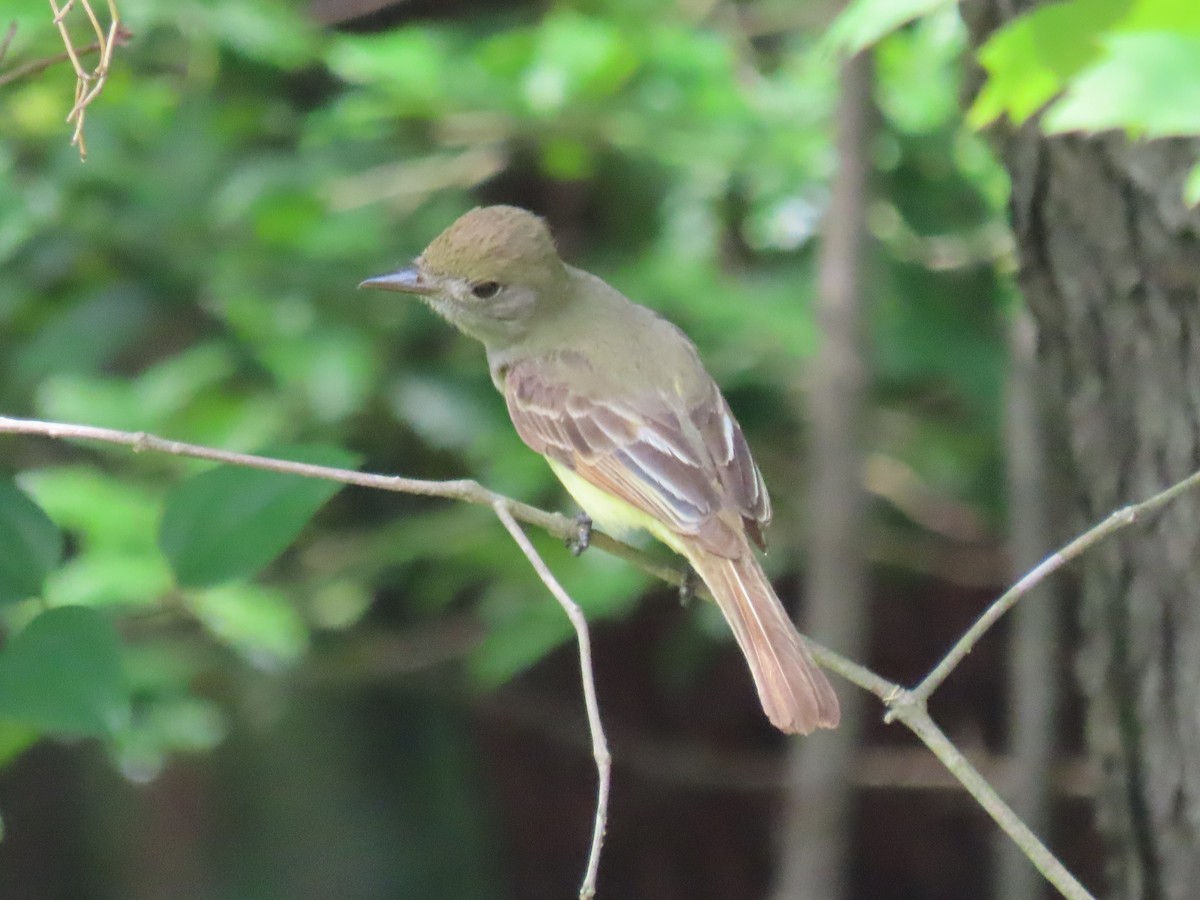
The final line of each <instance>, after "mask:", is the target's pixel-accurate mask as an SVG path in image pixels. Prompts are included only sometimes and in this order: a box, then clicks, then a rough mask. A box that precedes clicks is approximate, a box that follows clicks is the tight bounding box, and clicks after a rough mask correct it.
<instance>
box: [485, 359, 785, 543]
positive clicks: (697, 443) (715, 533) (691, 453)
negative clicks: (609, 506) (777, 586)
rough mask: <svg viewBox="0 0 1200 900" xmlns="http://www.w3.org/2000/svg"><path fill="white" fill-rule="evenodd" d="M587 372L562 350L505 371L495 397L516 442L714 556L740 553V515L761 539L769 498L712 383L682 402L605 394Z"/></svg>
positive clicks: (599, 381) (648, 394)
mask: <svg viewBox="0 0 1200 900" xmlns="http://www.w3.org/2000/svg"><path fill="white" fill-rule="evenodd" d="M589 368H590V366H589V363H588V361H587V359H586V358H585V357H584V356H583V355H582V354H579V353H570V352H568V353H558V354H553V355H550V356H542V357H535V358H531V359H525V360H522V361H520V362H518V363H515V364H514V365H512V366H511V367H510V368H509V369H508V370H507V372H506V373H505V376H504V395H505V399H506V401H507V403H508V411H509V415H510V416H511V417H512V420H513V424H514V425H515V426H516V429H517V433H518V434H519V435H520V436H521V439H522V440H523V441H524V442H525V443H526V444H528V445H529V446H530V447H532V448H533V449H534V450H536V451H537V452H538V453H542V454H544V455H545V456H548V457H550V458H551V459H553V460H555V461H556V462H558V463H561V464H562V465H565V466H567V467H568V468H570V469H572V470H574V472H575V473H576V474H577V475H580V476H581V477H582V478H584V479H585V480H586V481H588V482H590V483H591V484H594V485H596V486H597V487H599V488H601V489H603V490H605V491H607V492H608V493H610V494H613V495H614V496H616V497H619V498H620V499H622V500H624V501H625V502H627V503H629V504H631V505H632V506H634V507H635V508H637V509H639V510H641V511H642V512H645V513H647V514H648V515H650V516H653V517H654V518H655V519H657V520H659V521H660V522H662V523H663V524H665V525H666V526H667V527H668V528H669V529H670V530H671V531H673V532H675V533H677V534H680V535H686V536H690V537H694V538H695V539H697V540H698V541H699V543H700V544H701V546H703V547H704V548H705V549H707V550H709V551H711V552H713V553H717V554H719V555H722V556H732V555H737V554H740V553H741V552H742V548H743V547H744V543H743V541H742V539H741V535H740V534H739V533H738V532H739V531H740V530H741V529H738V528H737V523H738V519H739V518H740V519H741V520H742V522H741V524H742V526H743V528H744V529H745V533H747V534H749V536H750V537H751V538H753V539H754V540H755V541H756V542H758V543H759V544H760V545H761V543H762V540H761V530H760V526H762V525H765V524H766V523H767V522H768V521H769V520H770V516H771V507H770V501H769V500H768V499H767V492H766V488H765V487H764V486H763V483H762V477H761V476H760V475H759V473H758V469H757V467H756V466H755V465H754V461H753V459H752V458H751V456H750V448H749V447H748V446H747V444H746V439H745V437H744V436H743V435H742V430H741V428H740V427H739V426H738V424H737V422H736V420H735V419H734V418H733V415H732V413H731V412H730V411H729V407H728V405H727V404H726V403H725V400H724V398H723V397H722V396H721V393H720V391H719V390H718V389H717V387H716V385H715V384H713V383H712V382H711V380H710V381H709V384H710V385H711V390H706V391H703V392H701V398H700V400H699V401H693V402H692V403H691V404H687V403H684V402H683V401H681V400H679V399H678V398H677V397H669V396H666V395H665V394H656V393H654V392H653V391H647V390H639V391H638V392H636V393H634V392H629V391H621V392H614V391H613V390H611V389H610V388H611V384H612V382H611V381H610V380H609V379H605V378H597V377H595V375H594V373H591V372H590V371H588V370H589ZM600 385H605V388H601V387H600ZM731 514H732V515H731Z"/></svg>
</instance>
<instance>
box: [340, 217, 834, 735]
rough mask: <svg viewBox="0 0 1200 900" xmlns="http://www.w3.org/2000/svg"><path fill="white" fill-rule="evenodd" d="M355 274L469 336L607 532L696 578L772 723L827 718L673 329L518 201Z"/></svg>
mask: <svg viewBox="0 0 1200 900" xmlns="http://www.w3.org/2000/svg"><path fill="white" fill-rule="evenodd" d="M359 287H363V288H375V289H380V290H387V291H396V292H400V293H403V294H409V295H413V296H415V297H418V298H420V299H421V300H422V301H424V302H425V303H426V304H427V305H428V306H429V307H430V308H431V309H432V310H433V311H434V312H435V313H437V314H438V315H440V316H441V317H442V318H444V319H445V320H446V321H448V322H449V323H450V324H451V325H453V326H455V327H456V328H458V329H459V330H460V331H461V332H463V333H464V334H466V335H468V336H470V337H472V338H475V339H476V340H478V341H480V342H482V344H483V346H484V350H485V353H486V357H487V362H488V367H489V370H490V372H491V377H492V381H493V383H494V384H495V386H496V388H497V389H498V390H499V392H500V393H501V394H502V395H503V397H504V400H505V403H506V404H507V407H508V412H509V415H510V418H511V419H512V423H513V425H514V426H515V428H516V431H517V434H518V435H519V436H520V438H521V440H522V441H524V443H525V444H526V445H528V446H529V447H530V448H531V449H532V450H534V451H535V452H537V453H539V454H541V455H542V456H543V457H545V459H546V461H547V462H548V463H549V465H550V468H551V470H552V471H553V473H554V474H555V475H556V476H557V477H558V479H559V480H560V481H561V482H562V484H563V485H564V487H565V488H566V490H567V491H568V493H570V494H571V496H572V497H573V498H574V499H575V500H576V502H578V503H579V505H580V506H581V507H582V509H583V511H584V513H585V514H586V515H587V516H588V517H590V519H591V520H592V521H593V522H595V523H596V524H597V525H599V526H600V528H602V529H603V530H604V531H605V532H607V533H609V534H611V535H612V536H613V537H616V538H618V539H627V538H628V537H629V536H630V534H631V532H635V531H637V530H638V529H641V530H644V531H647V532H649V533H650V534H651V535H653V536H654V537H655V538H657V539H658V540H660V541H662V542H663V543H664V544H666V545H667V546H668V547H670V548H671V549H672V550H674V551H675V552H677V553H679V554H680V555H681V556H683V557H684V558H685V559H686V560H687V561H688V563H689V564H690V565H691V567H692V569H693V570H694V571H695V573H696V575H698V576H699V578H700V579H701V580H702V581H703V582H704V583H705V585H707V587H708V589H709V592H710V593H711V594H712V596H713V598H714V599H715V600H716V603H717V606H718V607H719V608H720V611H721V613H722V614H723V615H724V618H725V620H726V621H727V622H728V623H729V626H730V629H731V630H732V632H733V636H734V639H735V640H736V641H737V644H738V647H739V648H740V650H741V652H742V655H743V656H744V657H745V660H746V663H747V664H748V667H749V670H750V674H751V677H752V678H753V680H754V684H755V687H756V689H757V692H758V697H759V700H760V703H761V705H762V709H763V711H764V712H765V714H766V716H767V718H768V719H769V720H770V721H771V723H772V724H773V725H774V726H775V727H776V728H778V729H779V730H781V731H783V732H786V733H795V734H808V733H810V732H812V731H814V730H816V729H818V728H834V727H836V726H837V724H838V720H839V716H840V712H839V706H838V700H837V695H836V694H835V693H834V691H833V688H832V686H831V685H830V683H829V681H828V679H827V678H826V677H825V675H824V673H823V672H822V671H821V670H820V669H819V668H818V667H817V665H816V663H815V662H814V660H813V658H812V655H811V653H810V652H809V650H808V648H807V647H806V646H805V643H804V641H803V639H802V638H801V637H800V635H799V634H798V633H797V631H796V628H795V626H794V625H793V623H792V620H791V618H790V617H789V616H788V614H787V612H786V610H785V609H784V607H783V605H782V603H781V602H780V601H779V598H778V596H777V595H776V593H775V591H774V589H773V588H772V586H771V582H770V581H769V580H768V578H767V576H766V574H765V573H764V571H763V569H762V566H761V564H760V563H759V561H758V558H757V556H756V555H755V552H754V549H753V546H752V545H757V546H758V547H759V548H760V549H763V550H765V549H766V544H765V541H764V537H763V530H764V529H765V527H766V526H767V525H768V524H769V522H770V520H771V502H770V499H769V497H768V495H767V489H766V486H765V485H764V483H763V478H762V475H761V474H760V472H759V470H758V467H757V465H756V464H755V462H754V460H753V458H752V457H751V454H750V448H749V446H748V444H747V442H746V438H745V436H744V434H743V432H742V429H741V427H740V426H739V425H738V422H737V420H736V419H735V418H734V416H733V413H732V411H731V410H730V408H729V404H728V403H727V402H726V400H725V398H724V396H723V395H722V393H721V390H720V388H719V387H718V386H717V383H716V382H715V381H714V380H713V378H712V376H711V375H709V373H708V372H707V370H706V369H705V368H704V365H703V363H702V362H701V360H700V355H699V353H698V351H697V349H696V346H695V345H694V344H693V343H692V341H691V340H690V339H689V338H688V337H687V336H686V335H685V334H684V333H683V331H681V330H680V329H679V328H677V327H676V326H675V325H674V324H672V323H671V322H669V321H667V320H666V319H665V318H663V317H662V316H660V315H659V314H658V313H656V312H654V311H652V310H651V309H649V308H647V307H645V306H641V305H639V304H637V303H634V302H633V301H631V300H629V299H628V298H627V297H625V295H623V294H622V293H621V292H620V291H618V290H617V289H615V288H613V287H611V286H610V285H609V284H607V283H606V282H605V281H604V280H602V279H601V278H599V277H598V276H596V275H593V274H590V273H588V272H586V271H584V270H582V269H578V268H575V267H574V266H571V265H569V264H567V263H565V262H564V261H563V260H562V259H561V258H560V256H559V253H558V250H557V247H556V245H555V242H554V239H553V237H552V235H551V232H550V229H549V227H548V226H547V224H546V222H545V221H544V220H543V219H542V218H541V217H539V216H537V215H535V214H534V213H532V212H529V211H527V210H525V209H522V208H519V207H516V206H485V207H476V208H474V209H472V210H470V211H469V212H467V213H464V214H463V215H462V216H461V217H459V218H458V219H457V220H456V221H455V222H453V223H452V224H451V225H450V226H449V227H447V228H446V229H445V230H444V231H442V232H441V233H440V234H439V235H437V236H436V237H435V238H434V239H433V240H432V241H431V242H430V243H429V245H428V246H427V247H426V248H425V249H424V251H422V253H421V254H420V255H419V256H418V257H417V258H416V259H415V260H413V261H412V263H411V264H410V265H407V266H405V267H403V268H401V269H399V270H398V271H395V272H392V273H390V274H387V275H382V276H378V277H373V278H368V279H366V280H365V281H363V282H362V283H361V284H360V285H359Z"/></svg>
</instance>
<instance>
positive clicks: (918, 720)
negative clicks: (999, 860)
mask: <svg viewBox="0 0 1200 900" xmlns="http://www.w3.org/2000/svg"><path fill="white" fill-rule="evenodd" d="M890 715H891V716H893V717H894V718H896V719H899V720H900V721H901V722H903V723H904V724H905V725H906V726H908V728H909V730H911V731H912V733H913V734H915V735H916V736H917V737H918V738H920V739H921V743H923V744H924V745H925V746H926V747H928V748H929V749H930V750H932V751H933V754H934V756H936V757H937V758H938V759H939V760H941V761H942V765H944V766H945V767H946V769H947V770H948V771H949V772H950V774H952V775H953V776H954V777H955V778H957V779H958V780H959V782H960V783H961V784H962V786H963V787H965V788H966V789H967V792H968V793H969V794H970V795H971V796H972V797H974V798H975V802H977V803H978V804H979V805H980V806H982V807H983V809H984V811H985V812H987V814H988V815H989V816H991V817H992V820H993V821H994V822H995V823H996V824H997V825H999V826H1000V827H1001V828H1002V829H1003V830H1004V833H1005V834H1007V835H1008V836H1009V837H1010V838H1012V839H1013V841H1015V842H1016V844H1017V846H1019V847H1020V848H1021V850H1022V851H1023V852H1024V854H1025V855H1026V856H1027V857H1029V861H1030V862H1032V863H1033V864H1034V866H1035V867H1036V868H1037V870H1038V871H1039V872H1041V873H1042V874H1043V875H1044V876H1046V880H1047V881H1049V882H1050V883H1051V884H1052V885H1054V887H1055V888H1057V889H1058V891H1059V893H1061V894H1062V895H1063V896H1064V897H1066V898H1067V900H1094V898H1093V897H1092V895H1091V894H1090V893H1088V890H1087V888H1085V887H1084V886H1083V885H1082V884H1080V883H1079V881H1078V880H1077V879H1076V878H1075V876H1074V875H1072V874H1071V873H1070V872H1068V871H1067V868H1066V866H1064V865H1063V864H1062V863H1061V862H1059V860H1058V857H1056V856H1055V855H1054V854H1053V853H1051V852H1050V850H1049V849H1048V848H1047V847H1046V845H1045V844H1043V843H1042V842H1041V841H1039V840H1038V839H1037V838H1036V837H1035V836H1034V834H1033V832H1032V831H1030V830H1029V826H1027V825H1026V824H1025V823H1024V822H1023V821H1021V818H1020V817H1019V816H1018V815H1017V814H1016V813H1015V812H1013V811H1012V808H1011V807H1010V806H1009V805H1008V804H1007V803H1005V802H1004V801H1003V800H1002V799H1000V795H999V794H998V793H996V791H995V789H994V788H993V787H992V786H991V785H990V784H988V783H987V781H986V780H985V779H984V777H983V776H982V775H980V774H979V770H978V769H976V768H975V767H974V766H973V765H971V763H970V762H969V761H968V760H967V758H966V757H965V756H963V755H962V753H960V752H959V749H958V748H957V747H955V746H954V744H953V743H952V742H951V740H950V739H949V738H948V737H946V735H945V733H944V732H943V731H942V730H941V729H940V728H938V727H937V725H936V724H934V721H933V719H931V718H930V717H929V713H928V712H926V711H925V704H924V703H921V702H915V700H914V698H913V697H912V695H911V694H907V696H905V695H903V694H902V695H901V696H900V697H898V698H896V699H895V700H893V704H892V708H891V712H890Z"/></svg>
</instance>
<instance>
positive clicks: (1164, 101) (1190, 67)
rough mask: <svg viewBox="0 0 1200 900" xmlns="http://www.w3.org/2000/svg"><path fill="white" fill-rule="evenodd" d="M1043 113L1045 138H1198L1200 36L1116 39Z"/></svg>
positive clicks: (1118, 36)
mask: <svg viewBox="0 0 1200 900" xmlns="http://www.w3.org/2000/svg"><path fill="white" fill-rule="evenodd" d="M1104 49H1105V53H1104V55H1103V56H1102V57H1101V58H1100V59H1099V60H1098V61H1097V62H1096V63H1095V64H1094V65H1091V66H1089V67H1088V68H1086V69H1085V70H1084V71H1082V72H1080V73H1079V74H1078V75H1076V76H1075V77H1074V78H1072V79H1071V82H1070V84H1069V85H1068V86H1067V91H1066V94H1064V95H1063V97H1062V98H1061V99H1059V100H1057V101H1055V102H1054V103H1053V104H1051V106H1050V108H1049V109H1048V110H1046V115H1045V117H1044V118H1043V120H1042V126H1043V128H1045V129H1046V130H1047V131H1049V132H1063V131H1105V130H1108V129H1123V130H1125V131H1128V132H1129V133H1131V134H1133V135H1135V136H1138V137H1150V138H1158V137H1183V136H1187V135H1194V134H1200V36H1196V37H1188V36H1184V35H1179V34H1169V33H1146V34H1116V35H1112V36H1110V37H1108V38H1107V39H1106V40H1105V42H1104Z"/></svg>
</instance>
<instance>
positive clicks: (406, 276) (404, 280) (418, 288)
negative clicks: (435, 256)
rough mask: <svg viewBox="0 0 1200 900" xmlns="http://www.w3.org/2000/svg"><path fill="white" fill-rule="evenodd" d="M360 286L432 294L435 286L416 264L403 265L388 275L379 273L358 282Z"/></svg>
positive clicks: (402, 292) (403, 292)
mask: <svg viewBox="0 0 1200 900" xmlns="http://www.w3.org/2000/svg"><path fill="white" fill-rule="evenodd" d="M358 286H359V287H360V288H376V289H378V290H381V291H397V292H398V293H401V294H420V295H428V294H432V293H433V292H434V291H435V290H436V288H434V286H433V285H432V284H430V282H429V279H428V278H426V277H425V276H424V275H422V274H421V270H420V269H418V268H417V267H416V266H405V267H404V268H403V269H401V270H400V271H398V272H392V274H390V275H379V276H377V277H375V278H368V279H367V280H366V281H363V282H360V283H359V285H358Z"/></svg>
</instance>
